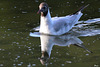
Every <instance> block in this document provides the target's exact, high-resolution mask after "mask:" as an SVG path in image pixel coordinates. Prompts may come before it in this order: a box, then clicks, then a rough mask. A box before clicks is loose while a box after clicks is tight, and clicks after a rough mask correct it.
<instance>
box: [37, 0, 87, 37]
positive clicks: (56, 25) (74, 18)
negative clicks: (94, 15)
mask: <svg viewBox="0 0 100 67" xmlns="http://www.w3.org/2000/svg"><path fill="white" fill-rule="evenodd" d="M88 5H89V4H88ZM88 5H85V6H82V7H81V8H80V9H79V10H78V11H76V12H75V13H73V14H69V15H66V16H61V17H51V14H50V10H49V6H48V4H47V3H46V2H42V3H40V5H39V10H38V12H37V14H41V16H40V30H39V32H40V33H41V34H48V35H62V34H65V33H67V32H68V31H70V30H71V29H72V27H73V26H74V25H75V24H76V23H77V22H78V20H79V19H80V17H81V16H82V15H83V13H82V11H83V9H84V8H86V7H87V6H88Z"/></svg>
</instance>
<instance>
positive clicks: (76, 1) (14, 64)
mask: <svg viewBox="0 0 100 67" xmlns="http://www.w3.org/2000/svg"><path fill="white" fill-rule="evenodd" d="M41 2H43V0H42V1H38V0H9V1H8V0H1V1H0V67H18V66H19V67H31V66H33V67H34V66H35V67H45V66H44V65H42V64H41V63H40V60H39V59H40V57H41V47H40V44H41V43H40V38H37V37H31V36H29V33H30V32H31V31H33V30H32V29H33V28H34V27H37V26H39V16H40V15H37V14H36V13H37V11H38V5H39V4H40V3H41ZM46 2H47V3H48V4H49V6H50V11H51V15H52V16H63V15H67V14H71V13H73V12H74V11H75V10H77V9H78V8H79V7H80V6H82V5H84V4H88V3H89V4H90V6H89V7H87V8H86V10H84V12H83V13H84V15H83V16H82V18H81V20H84V21H85V20H88V19H93V18H100V0H84V1H82V0H63V1H61V0H55V1H54V0H47V1H46ZM94 26H98V29H100V25H99V24H94ZM94 28H96V27H94ZM79 39H81V40H82V41H83V44H84V45H85V46H86V48H88V49H89V50H91V51H92V52H93V53H88V52H86V51H85V50H84V49H81V48H78V47H75V46H70V47H60V46H57V45H56V46H53V48H52V52H51V56H50V59H49V64H48V67H56V66H57V67H74V66H75V67H99V66H100V35H95V36H87V37H79Z"/></svg>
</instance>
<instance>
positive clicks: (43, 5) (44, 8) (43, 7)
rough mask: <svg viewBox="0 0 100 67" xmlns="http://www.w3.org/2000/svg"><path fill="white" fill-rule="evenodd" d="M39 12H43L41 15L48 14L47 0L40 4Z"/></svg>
mask: <svg viewBox="0 0 100 67" xmlns="http://www.w3.org/2000/svg"><path fill="white" fill-rule="evenodd" d="M37 13H38V14H39V13H41V16H46V15H47V13H48V4H47V3H45V2H42V3H41V4H40V5H39V11H38V12H37Z"/></svg>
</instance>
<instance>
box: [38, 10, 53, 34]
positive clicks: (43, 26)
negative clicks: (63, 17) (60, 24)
mask: <svg viewBox="0 0 100 67" xmlns="http://www.w3.org/2000/svg"><path fill="white" fill-rule="evenodd" d="M40 20H41V21H40V33H45V34H50V33H51V31H50V30H51V25H52V20H51V15H50V12H49V9H48V13H47V15H46V16H41V19H40Z"/></svg>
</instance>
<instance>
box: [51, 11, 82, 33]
mask: <svg viewBox="0 0 100 67" xmlns="http://www.w3.org/2000/svg"><path fill="white" fill-rule="evenodd" d="M81 16H82V13H81V12H79V14H75V15H68V16H65V17H54V18H52V20H53V27H54V29H55V31H60V32H62V33H65V32H68V31H69V30H70V29H71V28H72V27H73V26H74V25H75V24H76V23H77V22H78V20H79V19H80V17H81Z"/></svg>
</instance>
